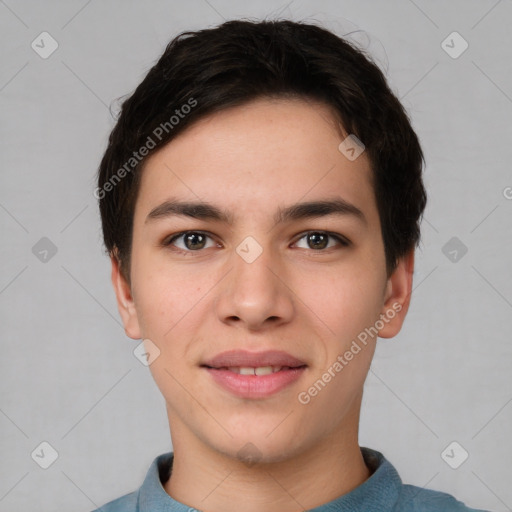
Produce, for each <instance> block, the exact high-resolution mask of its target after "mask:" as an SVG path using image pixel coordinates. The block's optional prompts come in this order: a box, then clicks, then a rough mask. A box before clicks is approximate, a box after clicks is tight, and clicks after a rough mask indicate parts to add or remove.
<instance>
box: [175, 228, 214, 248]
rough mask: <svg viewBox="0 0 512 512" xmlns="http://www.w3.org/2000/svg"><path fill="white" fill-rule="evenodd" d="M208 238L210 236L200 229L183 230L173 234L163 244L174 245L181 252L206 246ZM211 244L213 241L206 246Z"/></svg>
mask: <svg viewBox="0 0 512 512" xmlns="http://www.w3.org/2000/svg"><path fill="white" fill-rule="evenodd" d="M208 239H210V240H211V237H210V236H208V235H206V234H205V233H201V232H200V231H185V232H183V233H178V234H177V235H174V236H173V237H172V238H170V239H169V241H168V242H167V243H166V244H165V245H170V246H175V247H176V248H177V250H180V251H183V252H192V251H199V250H201V249H205V248H207V243H208ZM212 246H213V241H212V243H211V244H210V245H209V246H208V247H212Z"/></svg>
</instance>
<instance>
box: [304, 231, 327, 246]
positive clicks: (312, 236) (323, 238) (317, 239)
mask: <svg viewBox="0 0 512 512" xmlns="http://www.w3.org/2000/svg"><path fill="white" fill-rule="evenodd" d="M306 237H307V242H308V245H309V247H310V248H311V249H325V248H326V247H327V245H328V244H329V235H326V234H325V233H309V234H308V235H306Z"/></svg>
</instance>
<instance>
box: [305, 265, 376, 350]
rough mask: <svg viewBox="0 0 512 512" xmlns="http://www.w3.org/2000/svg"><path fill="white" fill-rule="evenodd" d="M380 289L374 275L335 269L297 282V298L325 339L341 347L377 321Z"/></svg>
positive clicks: (352, 270) (353, 270) (354, 270)
mask: <svg viewBox="0 0 512 512" xmlns="http://www.w3.org/2000/svg"><path fill="white" fill-rule="evenodd" d="M382 287H383V284H382V283H381V280H380V279H378V278H377V275H376V274H375V273H373V274H372V273H370V272H357V270H356V269H354V268H351V269H350V270H349V269H346V270H344V269H335V270H333V271H332V272H323V273H322V272H318V273H316V275H315V277H314V278H312V279H309V280H308V279H301V280H300V283H298V289H299V290H300V291H299V292H298V294H299V297H300V298H301V299H302V300H303V301H304V303H305V304H306V305H307V306H308V308H309V309H310V310H311V311H312V313H313V315H312V316H311V318H312V319H314V320H315V319H319V320H320V324H319V325H320V326H321V328H322V330H324V331H325V332H326V335H328V336H329V337H330V338H332V337H336V339H337V340H339V343H341V344H342V345H344V344H345V343H347V342H350V341H351V340H352V339H353V338H355V337H356V336H357V335H358V334H359V333H360V332H361V331H363V330H364V329H365V328H366V327H369V326H370V325H373V323H374V322H375V320H376V319H377V318H378V315H379V312H380V309H381V307H382ZM315 321H316V320H315ZM338 348H340V347H339V346H338Z"/></svg>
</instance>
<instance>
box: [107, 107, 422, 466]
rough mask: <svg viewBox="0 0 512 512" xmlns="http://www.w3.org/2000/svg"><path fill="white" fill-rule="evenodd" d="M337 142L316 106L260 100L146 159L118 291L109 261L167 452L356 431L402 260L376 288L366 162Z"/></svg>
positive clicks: (265, 446) (380, 276)
mask: <svg viewBox="0 0 512 512" xmlns="http://www.w3.org/2000/svg"><path fill="white" fill-rule="evenodd" d="M343 138H344V136H343V135H342V133H341V132H340V131H339V129H337V127H336V124H335V120H334V117H333V116H332V113H331V112H330V110H329V109H328V107H327V106H325V105H323V104H320V103H313V102H309V101H304V100H288V99H287V100H284V99H281V100H269V99H264V100H257V101H253V102H251V103H249V104H246V105H244V106H241V107H235V108H232V109H228V110H224V111H222V112H220V113H216V114H213V115H211V116H209V117H207V118H204V119H202V120H200V121H198V122H196V123H195V124H193V125H192V126H191V127H189V128H188V129H187V130H186V131H184V132H183V133H182V134H180V136H178V137H177V138H176V139H174V140H173V141H171V143H169V144H168V145H166V146H165V147H163V148H162V149H160V150H159V151H158V152H156V153H154V154H153V155H152V156H151V157H149V159H148V160H147V161H146V165H145V168H144V170H143V175H142V181H141V185H140V190H139V196H138V199H137V203H136V208H135V214H134V228H133V244H132V260H131V274H130V277H131V287H130V286H128V284H127V283H126V281H125V280H124V279H123V278H122V276H121V273H120V271H119V266H118V264H117V262H116V260H115V259H112V265H113V267H112V268H113V270H112V278H113V283H114V287H115V290H116V294H117V299H118V305H119V309H120V312H121V315H122V318H123V322H124V325H125V330H126V333H127V334H128V336H130V337H132V338H134V339H141V338H142V339H145V340H146V341H145V343H146V347H147V348H148V351H149V352H150V353H153V357H154V356H157V357H156V358H155V359H154V361H153V362H152V363H151V365H150V369H151V372H152V374H153V377H154V379H155V381H156V383H157V385H158V387H159V388H160V390H161V392H162V394H163V396H164V398H165V400H166V403H167V408H168V413H169V422H170V427H171V435H172V438H173V444H174V447H175V450H176V449H177V447H178V445H180V443H181V444H185V443H188V444H194V445H195V446H196V447H201V449H203V450H210V451H212V452H215V453H217V454H223V455H226V456H232V457H238V458H243V457H244V456H246V457H247V456H248V455H249V456H250V455H251V453H250V452H252V454H253V455H256V456H257V457H258V458H260V459H261V460H263V461H269V462H270V461H274V462H275V461H279V460H284V459H286V458H290V457H293V456H294V455H298V454H300V453H306V452H307V451H308V450H312V449H320V447H322V446H328V442H330V441H332V440H333V439H339V438H340V437H339V436H340V435H342V436H343V435H344V436H353V435H356V436H357V434H356V432H357V424H358V417H359V407H360V401H361V396H362V389H363V383H364V380H365V377H366V374H367V372H368V368H369V365H370V362H371V358H372V355H373V352H374V349H375V343H376V336H375V333H376V332H377V331H378V332H379V335H380V336H381V337H391V336H394V335H395V334H396V333H397V332H398V331H399V330H400V327H401V325H402V322H403V319H404V317H405V314H406V311H407V307H408V299H409V294H410V288H411V274H412V265H413V253H412V254H410V255H409V256H408V257H407V258H404V259H403V260H402V261H401V262H400V264H399V265H398V267H397V269H396V270H395V272H394V273H393V275H392V276H390V277H389V278H388V276H387V275H386V262H385V256H384V246H383V240H382V237H381V227H380V221H379V215H378V211H377V206H376V201H375V197H374V192H373V188H372V185H371V169H370V164H369V161H368V159H367V157H366V154H365V153H364V152H363V153H362V154H361V155H360V156H359V157H358V158H356V159H355V160H353V159H352V160H351V159H349V158H347V156H345V154H343V153H342V152H341V151H340V149H339V148H338V146H339V145H340V142H341V141H342V140H343ZM365 329H366V330H365ZM365 335H366V336H365ZM150 357H151V356H150ZM248 443H251V444H248Z"/></svg>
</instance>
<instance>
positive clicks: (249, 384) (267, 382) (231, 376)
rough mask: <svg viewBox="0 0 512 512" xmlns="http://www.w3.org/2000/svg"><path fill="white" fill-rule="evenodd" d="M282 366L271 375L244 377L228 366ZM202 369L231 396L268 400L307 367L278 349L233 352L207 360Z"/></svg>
mask: <svg viewBox="0 0 512 512" xmlns="http://www.w3.org/2000/svg"><path fill="white" fill-rule="evenodd" d="M262 366H281V367H283V368H281V369H280V370H279V371H277V372H274V373H271V374H268V375H261V376H256V375H243V374H239V373H234V372H232V371H230V370H228V368H229V367H249V368H257V367H262ZM201 367H202V368H203V369H204V370H205V371H207V372H208V374H209V375H210V376H211V378H212V379H213V381H214V382H216V383H217V384H218V385H219V386H220V387H222V388H223V389H225V390H226V391H228V392H230V393H231V394H233V395H235V396H238V397H241V398H252V399H257V398H266V397H269V396H271V395H273V394H276V393H278V392H279V391H281V390H283V389H284V388H286V387H288V386H289V385H291V384H292V383H293V382H295V381H297V380H298V379H299V378H300V377H301V376H302V374H303V373H304V371H305V370H306V368H307V365H306V363H305V362H304V361H301V360H300V359H297V358H296V357H294V356H292V355H290V354H288V353H286V352H282V351H278V350H268V351H264V352H247V351H243V350H230V351H227V352H222V353H221V354H218V355H216V356H215V357H213V358H212V359H209V360H207V361H206V362H205V363H203V364H202V365H201Z"/></svg>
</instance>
